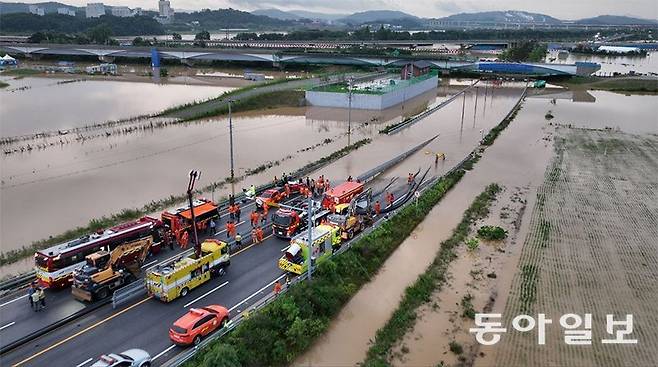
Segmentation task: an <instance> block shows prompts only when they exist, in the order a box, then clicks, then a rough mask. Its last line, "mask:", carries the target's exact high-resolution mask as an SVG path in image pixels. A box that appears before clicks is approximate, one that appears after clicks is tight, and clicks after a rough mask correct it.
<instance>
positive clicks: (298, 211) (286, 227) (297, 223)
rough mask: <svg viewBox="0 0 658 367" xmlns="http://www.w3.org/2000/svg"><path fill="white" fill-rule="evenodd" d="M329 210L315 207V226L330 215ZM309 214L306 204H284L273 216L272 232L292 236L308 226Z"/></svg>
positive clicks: (278, 235)
mask: <svg viewBox="0 0 658 367" xmlns="http://www.w3.org/2000/svg"><path fill="white" fill-rule="evenodd" d="M329 213H330V212H329V210H326V209H323V208H315V210H314V212H313V226H316V225H318V224H320V222H321V221H322V219H323V218H325V217H326V216H327V215H329ZM307 222H308V214H307V212H306V206H303V207H297V206H288V205H282V206H281V208H279V209H278V210H277V211H276V212H275V213H274V215H273V216H272V233H273V234H274V235H275V236H277V237H279V238H292V237H293V236H294V235H296V234H297V233H299V232H300V231H302V230H304V229H306V228H308V227H307V226H306V225H307Z"/></svg>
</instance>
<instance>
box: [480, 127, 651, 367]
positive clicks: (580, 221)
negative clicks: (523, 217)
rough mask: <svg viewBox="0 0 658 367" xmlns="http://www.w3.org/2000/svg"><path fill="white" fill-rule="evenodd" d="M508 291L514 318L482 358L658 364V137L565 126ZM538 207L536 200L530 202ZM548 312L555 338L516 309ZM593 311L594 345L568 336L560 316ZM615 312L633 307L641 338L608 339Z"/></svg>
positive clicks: (519, 362) (501, 362)
mask: <svg viewBox="0 0 658 367" xmlns="http://www.w3.org/2000/svg"><path fill="white" fill-rule="evenodd" d="M556 148H557V149H556V157H555V159H554V160H553V161H552V163H551V166H550V167H549V170H548V171H547V174H546V176H545V181H544V183H543V184H542V185H541V186H540V188H539V190H538V195H537V200H536V201H535V203H534V207H533V210H532V216H531V218H530V231H529V233H528V236H527V237H526V239H525V242H524V245H523V251H522V254H521V257H520V261H519V266H518V267H517V268H516V269H515V275H514V279H513V283H512V288H511V293H510V295H509V298H508V301H507V303H506V304H505V306H504V307H503V303H502V302H501V303H497V304H496V307H494V312H500V313H502V314H503V324H504V325H503V326H506V327H508V328H509V330H508V332H507V333H506V334H504V335H503V337H502V339H501V342H500V343H498V344H497V345H495V346H491V347H482V348H481V352H482V353H484V355H485V357H484V358H483V359H481V360H478V361H476V364H475V365H476V366H493V365H496V366H656V365H658V356H657V355H656V350H658V331H656V330H657V328H658V316H656V313H655V305H656V302H657V301H658V282H656V279H658V256H657V255H658V250H657V245H656V242H655V239H656V237H657V236H658V195H657V189H658V177H657V176H656V172H658V139H657V138H656V136H655V135H645V136H637V135H629V134H624V133H621V132H603V131H587V130H576V129H573V130H572V129H559V130H558V134H557V137H556ZM529 208H530V206H529ZM521 313H526V314H529V315H535V317H536V315H537V314H538V313H544V314H546V317H547V318H549V319H552V320H553V323H552V324H551V325H547V327H546V345H543V346H540V345H538V343H537V333H536V330H533V331H532V332H525V333H521V332H518V331H516V330H514V329H512V328H511V319H512V318H513V317H514V316H516V315H518V314H521ZM566 313H575V314H578V315H581V317H583V315H584V314H585V313H591V314H592V334H593V335H592V339H591V340H592V343H591V345H567V344H566V343H565V341H564V329H563V328H562V327H561V326H560V325H559V318H560V317H561V316H562V315H564V314H566ZM606 314H614V315H615V319H616V320H618V319H620V318H622V317H625V315H626V314H632V315H633V317H634V325H633V326H634V330H633V334H632V335H629V336H627V337H626V338H627V339H637V340H638V344H603V343H602V339H608V338H611V337H612V336H611V335H609V334H608V333H607V332H606Z"/></svg>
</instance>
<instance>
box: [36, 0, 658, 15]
mask: <svg viewBox="0 0 658 367" xmlns="http://www.w3.org/2000/svg"><path fill="white" fill-rule="evenodd" d="M23 1H25V2H29V3H36V2H42V1H45V0H23ZM56 1H60V2H63V3H66V4H71V5H77V6H82V5H85V4H86V3H87V2H89V1H91V2H100V1H102V2H103V3H105V4H107V5H126V6H129V7H131V8H133V7H142V8H144V9H156V8H157V0H105V1H103V0H93V1H92V0H89V1H88V0H56ZM171 6H172V7H173V8H174V9H188V10H198V9H202V8H210V9H217V8H229V7H231V8H234V9H240V10H244V11H251V10H254V9H264V8H278V9H281V10H294V9H303V10H309V11H319V12H325V13H352V12H356V11H364V10H381V9H387V10H401V11H404V12H407V13H410V14H413V15H416V16H420V17H442V16H446V15H451V14H456V13H460V12H477V11H488V10H525V11H530V12H535V13H542V14H546V15H550V16H553V17H556V18H560V19H578V18H586V17H592V16H596V15H604V14H610V15H628V16H636V17H642V18H648V19H658V1H657V0H550V1H548V0H171Z"/></svg>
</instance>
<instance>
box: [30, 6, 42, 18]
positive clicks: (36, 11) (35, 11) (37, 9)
mask: <svg viewBox="0 0 658 367" xmlns="http://www.w3.org/2000/svg"><path fill="white" fill-rule="evenodd" d="M30 13H31V14H35V15H38V16H41V17H42V16H44V15H45V14H46V11H45V10H44V9H43V8H41V7H39V6H37V5H30Z"/></svg>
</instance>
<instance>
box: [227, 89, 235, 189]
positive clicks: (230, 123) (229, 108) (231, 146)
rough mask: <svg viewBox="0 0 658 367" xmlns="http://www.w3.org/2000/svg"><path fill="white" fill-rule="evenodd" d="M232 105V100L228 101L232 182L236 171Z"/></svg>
mask: <svg viewBox="0 0 658 367" xmlns="http://www.w3.org/2000/svg"><path fill="white" fill-rule="evenodd" d="M231 103H233V100H232V99H229V100H228V132H229V145H230V148H231V182H233V180H234V179H235V171H234V170H233V120H232V119H231Z"/></svg>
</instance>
